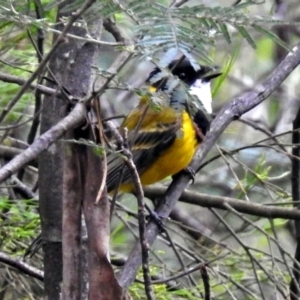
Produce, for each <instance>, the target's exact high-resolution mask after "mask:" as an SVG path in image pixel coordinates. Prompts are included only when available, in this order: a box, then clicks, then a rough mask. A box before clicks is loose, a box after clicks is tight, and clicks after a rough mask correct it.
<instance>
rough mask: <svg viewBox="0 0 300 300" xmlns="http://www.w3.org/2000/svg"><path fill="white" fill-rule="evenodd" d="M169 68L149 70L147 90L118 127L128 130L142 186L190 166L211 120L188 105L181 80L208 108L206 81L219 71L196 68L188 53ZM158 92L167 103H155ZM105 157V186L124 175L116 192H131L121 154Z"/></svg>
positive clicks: (130, 184) (132, 187) (113, 187)
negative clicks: (118, 190)
mask: <svg viewBox="0 0 300 300" xmlns="http://www.w3.org/2000/svg"><path fill="white" fill-rule="evenodd" d="M168 69H169V70H170V71H171V73H172V75H173V76H171V77H170V76H168V72H166V71H163V70H161V69H160V68H158V67H157V68H155V69H154V70H153V71H152V72H151V73H150V75H149V77H148V79H147V81H146V82H147V83H148V84H149V85H150V88H149V90H150V95H149V94H147V95H144V96H142V97H141V100H140V103H139V105H138V106H137V107H136V108H134V109H133V110H132V111H131V112H130V113H129V115H128V116H127V117H126V118H125V120H124V122H123V123H122V125H121V127H120V132H122V130H123V129H124V128H125V127H126V128H127V129H128V143H129V145H130V149H131V152H132V156H133V162H134V164H135V166H136V168H137V171H138V173H139V176H140V180H141V183H142V185H143V186H145V185H150V184H153V183H155V182H158V181H160V180H162V179H164V178H166V177H168V176H172V175H175V174H177V173H178V172H179V171H181V170H183V169H185V168H186V167H187V166H188V165H189V163H190V162H191V160H192V158H193V156H194V154H195V151H196V149H197V147H198V145H199V144H200V143H201V142H202V139H203V137H204V135H205V134H206V132H207V131H208V129H209V121H208V119H207V117H206V115H205V113H204V112H203V111H202V110H201V109H200V108H197V109H196V110H195V111H192V110H191V108H190V107H189V104H188V101H187V95H186V93H185V85H187V87H188V88H189V92H190V94H192V95H195V96H196V97H198V98H199V99H200V101H201V103H203V106H204V108H205V109H206V110H207V112H209V113H210V112H211V91H210V80H211V79H213V78H215V77H217V76H219V75H220V74H221V73H214V74H210V73H211V71H212V68H210V67H204V66H201V68H200V69H199V70H198V71H196V70H195V68H194V67H193V66H192V64H191V63H190V61H189V60H188V59H187V58H184V59H179V60H174V61H172V62H171V63H170V64H169V65H168ZM182 82H184V83H185V85H184V84H182ZM159 91H162V92H163V94H165V95H166V99H167V102H169V103H167V104H156V103H155V100H153V98H155V95H156V94H157V92H159ZM107 160H108V173H107V190H108V191H109V192H111V191H112V190H114V189H115V188H116V186H117V185H118V182H119V180H120V179H119V178H120V176H122V177H121V184H120V187H119V189H120V191H122V192H131V191H133V190H134V186H133V184H132V180H131V175H130V171H129V170H128V169H127V167H126V165H125V164H124V160H123V159H122V157H120V156H118V155H115V154H114V153H112V154H109V155H108V158H107ZM121 173H122V175H120V174H121Z"/></svg>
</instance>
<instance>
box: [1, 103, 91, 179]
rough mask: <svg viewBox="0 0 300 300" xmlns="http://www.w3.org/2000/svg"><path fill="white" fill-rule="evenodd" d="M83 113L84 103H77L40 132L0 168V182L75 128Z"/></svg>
mask: <svg viewBox="0 0 300 300" xmlns="http://www.w3.org/2000/svg"><path fill="white" fill-rule="evenodd" d="M85 114H86V109H85V105H84V104H83V103H78V104H77V105H76V106H75V108H74V109H73V110H72V111H71V112H70V114H69V115H68V116H67V117H65V118H64V119H62V120H61V121H60V122H58V123H57V124H56V125H55V126H53V127H52V128H51V129H49V130H48V131H46V132H45V133H44V134H42V135H41V136H40V137H39V138H38V139H36V140H35V141H34V142H33V143H32V145H31V146H30V147H28V148H27V149H26V150H24V151H23V152H22V153H21V154H19V155H17V156H16V157H15V158H14V159H12V160H11V161H10V162H8V163H7V164H6V165H5V166H4V167H2V168H1V169H0V182H2V181H4V180H5V179H7V178H8V177H10V176H11V175H12V174H13V173H15V172H17V171H18V170H20V169H21V168H22V167H24V166H25V165H26V164H27V163H28V162H30V161H32V160H33V159H35V158H36V157H37V156H38V155H39V154H40V153H41V152H42V151H43V150H45V149H47V148H48V147H49V146H50V145H51V144H52V143H54V142H55V141H56V140H57V139H58V138H59V137H60V136H62V135H63V134H64V133H65V132H66V131H67V130H69V129H72V128H75V127H76V126H77V125H78V124H80V122H82V121H83V120H84V118H85Z"/></svg>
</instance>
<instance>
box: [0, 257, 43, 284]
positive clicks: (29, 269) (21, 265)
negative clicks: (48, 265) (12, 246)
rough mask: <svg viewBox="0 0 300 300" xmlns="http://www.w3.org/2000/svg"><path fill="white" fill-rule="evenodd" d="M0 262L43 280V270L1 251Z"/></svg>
mask: <svg viewBox="0 0 300 300" xmlns="http://www.w3.org/2000/svg"><path fill="white" fill-rule="evenodd" d="M0 262H2V263H4V264H6V265H8V266H11V267H13V268H15V269H17V270H19V271H20V272H22V273H24V274H27V275H29V276H32V277H34V278H36V279H38V280H41V281H43V280H44V272H43V271H41V270H39V269H37V268H35V267H33V266H30V265H28V264H26V263H25V262H23V261H21V260H19V259H15V258H12V257H10V256H9V255H7V254H5V253H3V252H0Z"/></svg>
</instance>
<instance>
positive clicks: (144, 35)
mask: <svg viewBox="0 0 300 300" xmlns="http://www.w3.org/2000/svg"><path fill="white" fill-rule="evenodd" d="M102 5H103V6H102V13H104V16H105V17H108V16H111V14H112V13H113V12H117V13H120V12H122V13H125V14H126V15H128V16H129V17H130V18H131V19H133V20H134V21H135V22H136V27H135V36H136V47H137V49H138V50H139V51H140V52H142V53H143V54H145V55H149V54H150V55H151V56H152V55H154V54H155V53H156V52H161V51H164V50H166V49H170V48H176V49H178V50H180V51H181V52H182V53H183V54H185V55H186V56H187V57H188V55H189V53H194V54H196V55H197V56H198V57H199V58H200V59H201V60H203V61H204V62H205V63H208V64H210V65H212V61H211V60H210V58H209V50H210V49H211V47H212V46H214V45H215V40H216V37H217V36H222V37H223V38H224V39H225V40H226V41H227V42H228V43H231V40H232V35H233V34H235V33H236V32H238V33H239V34H240V35H241V36H242V37H243V38H244V39H246V41H247V42H248V43H249V44H250V45H251V46H252V47H253V48H255V41H254V40H253V38H252V37H251V34H250V30H251V29H252V30H255V31H257V32H260V33H262V34H263V35H265V36H267V37H269V38H271V39H272V40H273V41H274V42H277V43H279V44H281V45H282V46H284V47H285V48H288V46H287V45H286V44H284V42H283V41H281V40H280V39H279V38H278V37H277V36H276V35H275V34H273V33H272V32H271V31H270V30H268V29H266V28H265V27H266V26H267V25H273V24H289V25H290V24H291V23H290V22H286V21H281V20H276V19H272V18H265V17H264V18H262V17H260V16H252V15H250V14H249V11H248V8H249V7H250V6H253V5H259V3H258V2H257V1H254V0H247V1H244V2H241V3H239V4H237V5H235V6H231V7H221V6H215V7H208V6H206V5H203V4H196V5H193V6H182V7H179V8H177V7H170V6H167V5H164V4H161V3H160V2H158V1H150V0H146V1H140V0H133V1H128V2H127V4H124V3H123V1H117V0H114V1H103V2H102ZM293 24H294V23H293Z"/></svg>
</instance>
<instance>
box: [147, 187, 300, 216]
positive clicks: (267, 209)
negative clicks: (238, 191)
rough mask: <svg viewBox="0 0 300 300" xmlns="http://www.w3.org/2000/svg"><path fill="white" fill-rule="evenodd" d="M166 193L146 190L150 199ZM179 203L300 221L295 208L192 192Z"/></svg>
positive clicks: (184, 194) (182, 196) (151, 188)
mask: <svg viewBox="0 0 300 300" xmlns="http://www.w3.org/2000/svg"><path fill="white" fill-rule="evenodd" d="M165 192H166V189H165V188H163V187H158V186H155V187H147V188H144V193H145V196H146V197H148V198H150V199H155V198H159V197H161V196H162V195H164V193H165ZM179 201H182V202H184V203H189V204H194V205H199V206H202V207H209V208H219V209H224V210H227V205H229V206H231V207H232V208H234V209H235V210H236V211H238V212H240V213H244V214H249V215H252V216H259V217H263V218H268V219H276V218H282V219H289V220H300V211H299V210H298V209H295V208H283V207H277V206H272V205H263V204H258V203H253V202H248V201H243V200H237V199H234V198H229V197H222V196H213V195H207V194H202V193H197V192H192V191H184V192H183V193H182V195H181V197H180V198H179Z"/></svg>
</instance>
